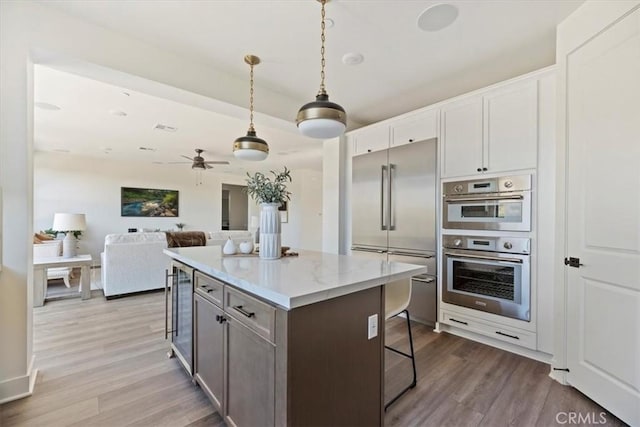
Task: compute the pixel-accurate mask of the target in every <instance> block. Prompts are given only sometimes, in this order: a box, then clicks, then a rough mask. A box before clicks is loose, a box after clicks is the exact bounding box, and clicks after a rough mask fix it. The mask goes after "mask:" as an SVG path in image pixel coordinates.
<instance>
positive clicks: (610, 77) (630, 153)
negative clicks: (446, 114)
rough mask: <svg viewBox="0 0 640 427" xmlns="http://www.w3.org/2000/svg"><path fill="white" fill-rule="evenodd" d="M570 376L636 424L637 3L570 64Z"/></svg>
mask: <svg viewBox="0 0 640 427" xmlns="http://www.w3.org/2000/svg"><path fill="white" fill-rule="evenodd" d="M566 113H567V129H566V132H567V144H568V152H567V154H568V156H567V167H568V171H567V172H568V173H567V203H568V205H567V219H566V221H567V243H568V255H569V256H570V257H575V258H579V259H580V261H579V262H580V263H581V264H582V265H581V266H580V267H579V268H576V267H569V266H568V267H567V285H568V291H567V308H568V310H567V362H568V368H569V374H568V375H567V381H568V382H569V383H570V384H571V385H573V386H575V387H576V388H577V389H579V390H580V391H582V392H583V393H584V394H586V395H587V396H590V397H591V398H592V399H593V400H595V401H596V402H598V403H600V404H601V405H602V406H604V407H605V408H607V409H608V410H610V411H611V412H612V413H614V414H615V415H616V416H618V417H619V418H621V419H622V420H624V421H625V422H627V423H629V424H630V425H634V426H635V425H640V10H638V9H636V10H635V12H633V13H631V14H628V15H627V16H626V17H623V18H620V19H619V20H618V21H616V22H614V23H613V24H611V25H610V26H609V27H607V28H606V29H605V30H604V31H602V32H600V33H599V34H597V35H596V36H595V37H593V38H591V39H590V40H588V41H587V42H586V43H584V44H583V45H581V46H580V47H579V48H577V49H576V50H574V51H573V52H572V53H571V54H569V56H568V62H567V110H566Z"/></svg>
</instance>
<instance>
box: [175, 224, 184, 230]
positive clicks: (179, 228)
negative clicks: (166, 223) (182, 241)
mask: <svg viewBox="0 0 640 427" xmlns="http://www.w3.org/2000/svg"><path fill="white" fill-rule="evenodd" d="M185 225H186V224H185V223H184V222H178V223H176V227H178V230H180V231H182V229H183V228H184V226H185Z"/></svg>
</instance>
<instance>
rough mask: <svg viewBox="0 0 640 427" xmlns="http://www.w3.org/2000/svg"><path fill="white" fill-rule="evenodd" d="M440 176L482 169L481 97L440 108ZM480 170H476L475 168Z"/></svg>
mask: <svg viewBox="0 0 640 427" xmlns="http://www.w3.org/2000/svg"><path fill="white" fill-rule="evenodd" d="M440 114H441V120H442V133H441V137H442V147H443V150H444V155H443V167H442V176H443V178H448V177H454V176H463V175H472V174H475V173H478V172H481V171H482V169H481V168H482V98H481V97H476V98H473V99H470V100H465V101H464V102H460V103H455V104H450V105H447V106H445V107H443V108H442V111H441V113H440ZM478 169H480V170H478Z"/></svg>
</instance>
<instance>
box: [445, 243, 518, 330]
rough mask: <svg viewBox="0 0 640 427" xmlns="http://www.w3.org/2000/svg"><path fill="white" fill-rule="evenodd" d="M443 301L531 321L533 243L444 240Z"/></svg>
mask: <svg viewBox="0 0 640 427" xmlns="http://www.w3.org/2000/svg"><path fill="white" fill-rule="evenodd" d="M442 244H443V246H444V249H443V263H442V270H443V275H444V276H443V280H442V300H443V301H444V302H447V303H450V304H456V305H460V306H463V307H469V308H473V309H476V310H482V311H486V312H489V313H495V314H499V315H502V316H507V317H512V318H514V319H521V320H526V321H529V320H530V318H531V316H530V298H531V295H530V292H531V290H530V263H529V252H530V248H529V245H530V240H529V239H528V238H521V237H487V236H483V237H474V236H443V241H442Z"/></svg>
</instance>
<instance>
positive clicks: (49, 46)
mask: <svg viewBox="0 0 640 427" xmlns="http://www.w3.org/2000/svg"><path fill="white" fill-rule="evenodd" d="M33 63H40V64H46V65H56V66H58V67H62V64H66V65H67V68H66V69H67V70H68V71H71V69H73V71H74V72H78V73H81V71H82V70H79V67H86V66H87V64H89V65H94V68H93V71H94V72H96V68H97V67H95V65H97V66H99V67H104V68H101V70H103V69H105V68H106V69H110V70H118V71H121V72H123V73H126V74H127V75H132V76H138V77H140V78H141V79H148V80H152V81H156V82H161V83H164V84H166V85H168V86H171V87H174V88H179V89H183V90H184V91H188V92H191V93H195V94H198V95H202V96H203V97H202V99H210V100H213V99H219V100H223V101H229V102H233V100H234V99H243V100H244V99H245V98H244V96H245V93H246V92H245V91H246V80H243V79H238V78H234V77H231V76H230V75H228V74H225V73H223V72H221V71H219V70H215V69H212V68H211V67H208V66H205V65H203V64H201V63H198V62H195V61H193V60H189V59H185V58H182V57H180V56H179V55H177V54H174V53H170V52H167V51H163V50H161V49H158V48H156V47H153V46H150V45H148V44H145V43H142V42H140V41H138V40H134V39H131V38H128V37H125V36H123V35H121V34H119V33H116V32H113V31H109V30H107V29H105V28H102V27H99V26H96V25H92V24H90V23H87V22H83V21H81V20H79V19H77V18H74V17H72V16H70V15H66V14H64V13H61V12H59V11H57V10H55V9H52V8H49V7H47V6H46V5H43V4H41V3H36V2H30V1H1V2H0V92H1V93H2V96H1V97H0V188H1V189H2V194H3V195H2V198H3V200H2V213H1V217H0V218H1V219H2V227H1V229H2V237H1V242H2V247H3V248H4V251H3V253H2V264H3V265H2V272H0V342H1V343H2V346H0V402H2V401H3V400H10V399H15V398H17V397H19V396H24V395H28V394H29V392H30V390H31V389H32V387H33V380H34V379H35V375H33V371H32V369H31V366H32V360H33V359H32V349H31V343H32V326H31V318H32V312H31V303H32V298H33V296H32V284H33V277H32V276H33V274H32V266H33V260H32V248H31V245H32V234H33V224H34V221H33V212H34V210H33V183H32V176H33V164H32V158H31V156H32V151H33ZM84 71H86V70H84ZM81 74H82V73H81ZM84 75H88V73H85V74H84ZM94 77H95V76H94ZM211 82H216V84H211ZM261 91H262V92H263V94H264V95H265V98H267V99H269V103H268V105H265V110H264V111H263V112H265V113H267V114H271V115H273V116H276V117H280V118H281V119H284V118H287V119H288V120H290V119H289V115H290V111H291V106H292V105H294V106H297V105H299V104H300V102H299V101H298V100H291V99H287V98H286V97H285V96H284V95H282V94H279V93H276V92H274V91H270V90H268V89H266V88H263V89H261ZM184 93H187V92H184ZM205 97H206V98H205ZM236 110H238V109H237V108H236ZM279 122H281V123H285V124H286V125H287V126H290V127H293V126H294V125H293V124H292V123H291V122H290V121H288V122H284V121H283V120H279ZM141 181H142V180H141ZM94 191H95V192H96V193H100V192H101V189H100V188H95V189H94ZM39 221H40V220H39ZM42 221H47V222H48V221H49V220H48V219H46V220H45V219H42ZM189 221H191V219H186V220H185V221H184V222H186V223H187V224H188V223H189ZM7 248H11V250H10V251H8V250H7Z"/></svg>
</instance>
